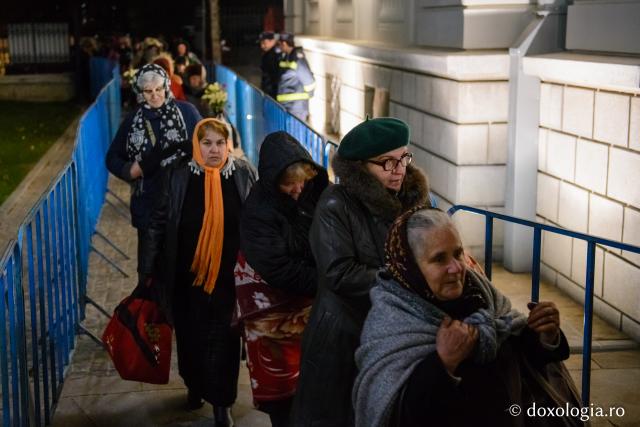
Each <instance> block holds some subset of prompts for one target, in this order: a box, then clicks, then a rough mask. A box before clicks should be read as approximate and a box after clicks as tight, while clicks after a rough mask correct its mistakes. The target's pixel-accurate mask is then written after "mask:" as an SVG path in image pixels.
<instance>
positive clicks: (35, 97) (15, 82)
mask: <svg viewBox="0 0 640 427" xmlns="http://www.w3.org/2000/svg"><path fill="white" fill-rule="evenodd" d="M74 95H75V86H74V81H73V75H72V74H69V73H65V74H25V75H9V76H7V75H5V76H0V100H2V101H28V102H64V101H69V100H71V99H72V98H73V97H74Z"/></svg>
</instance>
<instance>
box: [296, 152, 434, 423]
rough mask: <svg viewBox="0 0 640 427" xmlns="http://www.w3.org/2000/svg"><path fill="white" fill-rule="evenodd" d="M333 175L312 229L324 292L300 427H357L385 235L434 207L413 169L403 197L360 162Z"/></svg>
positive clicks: (303, 373)
mask: <svg viewBox="0 0 640 427" xmlns="http://www.w3.org/2000/svg"><path fill="white" fill-rule="evenodd" d="M333 170H334V172H335V174H336V176H337V177H339V179H340V184H337V185H334V186H332V187H330V188H328V189H327V190H326V191H325V192H324V193H323V194H322V197H321V199H320V201H319V202H318V207H317V209H316V212H315V215H314V220H313V224H312V226H311V237H310V240H311V248H312V250H313V254H314V257H315V259H316V265H317V268H318V275H319V285H318V293H317V296H316V300H315V302H314V306H313V310H312V312H311V318H310V320H309V324H308V326H307V328H306V330H305V333H304V337H303V342H302V361H301V369H300V380H299V383H298V392H297V394H296V397H295V401H294V406H293V414H292V415H293V418H292V426H295V427H300V426H312V425H313V426H317V425H322V426H326V427H330V426H331V427H332V426H349V425H352V424H353V410H352V406H351V388H352V385H353V381H354V379H355V375H356V366H355V362H354V352H355V350H356V348H357V347H358V344H359V337H360V332H361V329H362V325H363V323H364V319H365V317H366V315H367V312H368V310H369V307H370V301H369V290H370V289H371V287H372V286H373V284H374V283H375V280H376V272H377V271H378V269H379V268H380V267H381V266H382V265H383V264H384V242H385V239H386V235H387V231H388V230H389V227H390V226H391V224H392V222H393V221H394V220H395V219H396V218H397V217H398V216H399V215H400V214H401V213H402V212H404V211H405V210H407V209H410V208H411V207H414V206H416V205H419V204H424V203H426V202H427V200H428V192H429V189H428V184H427V180H426V176H425V175H424V174H423V172H422V171H420V170H419V169H417V168H416V167H413V166H411V165H409V166H408V167H407V174H406V176H405V179H404V183H403V186H402V190H401V191H400V193H399V194H398V195H397V196H396V195H394V194H392V193H391V192H389V191H388V190H387V189H386V188H385V187H384V186H383V185H382V184H381V183H380V182H379V181H378V180H377V179H376V178H375V177H373V176H372V175H371V174H369V173H368V172H367V171H366V170H365V169H364V166H363V165H362V163H361V162H359V161H348V160H345V159H342V158H341V157H340V156H339V155H336V156H335V157H334V159H333Z"/></svg>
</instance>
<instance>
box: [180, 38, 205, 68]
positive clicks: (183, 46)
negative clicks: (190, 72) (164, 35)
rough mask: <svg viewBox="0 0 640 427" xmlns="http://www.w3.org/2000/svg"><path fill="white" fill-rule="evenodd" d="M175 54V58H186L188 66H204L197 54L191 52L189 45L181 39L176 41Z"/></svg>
mask: <svg viewBox="0 0 640 427" xmlns="http://www.w3.org/2000/svg"><path fill="white" fill-rule="evenodd" d="M174 54H175V55H174V56H175V57H179V56H184V57H185V58H186V60H187V66H189V65H193V64H202V62H201V61H200V59H199V58H198V56H197V55H196V54H195V53H193V52H191V50H190V48H189V43H187V42H186V41H185V40H182V39H179V40H178V41H176V43H175V49H174Z"/></svg>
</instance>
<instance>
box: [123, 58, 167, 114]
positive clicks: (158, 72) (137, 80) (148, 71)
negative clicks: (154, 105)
mask: <svg viewBox="0 0 640 427" xmlns="http://www.w3.org/2000/svg"><path fill="white" fill-rule="evenodd" d="M149 75H154V76H158V77H159V78H161V79H162V84H163V86H164V91H165V99H164V103H165V104H166V103H167V102H169V101H170V100H171V99H173V93H171V90H170V87H171V80H170V79H169V75H168V74H167V72H166V71H165V70H164V68H162V67H161V66H159V65H158V64H147V65H145V66H143V67H142V68H140V69H139V70H138V72H137V73H136V75H135V77H134V82H133V92H134V93H135V94H136V99H137V101H138V103H139V104H143V105H144V106H146V107H147V108H150V107H149V106H148V104H147V102H146V101H145V99H144V95H143V94H142V91H143V90H144V88H143V87H142V82H143V80H144V79H146V78H148V77H149Z"/></svg>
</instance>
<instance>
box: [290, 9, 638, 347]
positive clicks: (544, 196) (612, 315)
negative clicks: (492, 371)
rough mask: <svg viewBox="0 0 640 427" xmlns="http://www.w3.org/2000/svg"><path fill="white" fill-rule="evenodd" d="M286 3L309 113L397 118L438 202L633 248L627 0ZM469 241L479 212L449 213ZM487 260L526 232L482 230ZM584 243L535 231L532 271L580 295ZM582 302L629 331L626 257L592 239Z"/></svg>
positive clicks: (632, 318) (631, 49)
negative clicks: (591, 302)
mask: <svg viewBox="0 0 640 427" xmlns="http://www.w3.org/2000/svg"><path fill="white" fill-rule="evenodd" d="M566 3H567V2H565V1H553V0H539V1H529V0H360V1H359V0H326V1H325V0H323V1H319V0H291V1H285V20H286V25H287V29H288V30H290V31H294V32H295V33H296V34H298V37H297V40H298V44H301V45H302V46H304V48H305V51H306V54H307V57H308V60H309V63H310V65H311V67H312V70H313V71H314V73H315V75H316V79H317V82H318V87H317V89H316V95H315V97H314V98H313V99H312V101H311V104H310V110H311V122H312V124H313V126H314V127H315V128H316V129H321V130H324V131H325V132H326V133H327V134H328V135H332V136H333V137H334V138H335V139H336V140H337V139H338V138H339V137H340V136H341V135H344V134H345V133H346V132H348V131H349V130H350V129H351V128H352V127H353V126H355V125H356V124H357V123H359V122H360V121H362V120H363V119H364V118H365V116H366V115H367V114H369V115H370V116H384V115H391V116H395V117H398V118H401V119H403V120H405V121H407V122H408V123H409V125H410V126H411V143H412V149H413V152H414V155H415V158H414V159H415V161H416V163H417V164H418V165H419V166H421V167H422V168H424V169H425V170H426V171H427V172H428V174H429V177H430V181H431V186H432V189H433V191H434V193H435V194H436V195H437V197H438V199H439V203H440V207H442V208H444V209H446V208H448V207H449V206H451V205H453V204H468V205H473V206H476V207H481V208H486V209H489V210H492V211H496V212H504V213H507V214H510V215H515V216H519V217H524V218H528V219H533V220H537V221H539V222H546V223H549V224H553V225H559V226H562V227H565V228H569V229H572V230H576V231H581V232H586V233H589V234H593V235H598V236H602V237H607V238H610V239H612V240H619V241H623V242H625V243H630V244H633V245H637V246H640V45H638V44H637V43H634V41H635V40H638V39H640V0H627V1H624V0H620V1H616V2H610V1H607V0H575V1H574V2H571V3H572V4H569V5H567V4H566ZM456 218H457V219H456V220H457V221H458V223H459V225H460V226H461V229H462V232H463V239H464V242H465V246H467V247H468V248H470V249H471V250H472V251H473V253H474V254H475V255H477V256H481V255H482V253H483V241H484V220H483V219H482V218H479V217H477V216H473V215H469V214H456ZM494 236H495V238H494V257H495V258H496V259H501V260H503V262H504V263H505V266H507V267H508V268H509V269H511V270H515V271H523V270H526V269H527V267H529V266H530V263H531V235H530V234H527V232H526V231H524V230H520V229H515V228H511V227H504V226H503V225H502V224H501V223H500V222H499V221H497V222H496V224H495V227H494ZM585 259H586V245H585V244H584V243H581V242H579V241H574V240H573V239H568V238H566V239H565V238H562V237H555V236H554V235H551V234H549V233H543V250H542V273H543V277H544V278H545V279H546V280H547V281H548V282H550V283H553V284H555V285H557V286H558V287H560V288H562V289H563V290H564V291H566V292H567V293H569V294H570V295H572V296H573V297H574V298H575V299H576V300H583V299H584V281H585V278H584V271H585V269H584V267H585V262H586V261H585ZM596 264H597V268H596V300H595V308H596V312H597V313H598V314H599V315H601V316H602V317H603V318H605V319H607V320H608V321H609V322H610V323H612V324H613V325H615V326H617V327H618V328H619V329H621V330H623V331H624V332H626V333H628V334H629V335H631V336H633V337H634V338H635V339H636V340H640V255H634V254H629V253H624V252H621V251H618V250H610V249H606V248H601V247H598V249H597V253H596Z"/></svg>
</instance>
